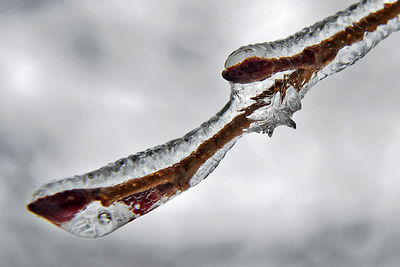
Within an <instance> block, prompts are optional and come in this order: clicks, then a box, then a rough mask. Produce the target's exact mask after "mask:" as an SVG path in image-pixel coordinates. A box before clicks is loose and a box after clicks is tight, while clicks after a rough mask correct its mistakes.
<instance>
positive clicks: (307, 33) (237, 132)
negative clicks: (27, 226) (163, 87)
mask: <svg viewBox="0 0 400 267" xmlns="http://www.w3.org/2000/svg"><path fill="white" fill-rule="evenodd" d="M399 14H400V2H399V1H392V2H389V1H382V0H370V1H362V2H360V3H358V4H356V5H353V6H351V7H349V8H348V9H346V10H345V11H342V12H338V13H337V14H335V15H333V16H331V17H328V18H326V19H325V20H323V21H322V22H318V23H316V24H315V25H313V26H311V27H309V28H306V29H303V30H302V31H300V32H299V33H296V34H295V35H293V36H290V37H288V38H287V39H285V40H279V41H276V42H269V43H261V44H255V45H249V46H245V47H241V48H239V49H238V50H236V51H235V52H233V53H232V54H231V55H230V56H229V57H228V59H227V61H226V64H225V67H226V69H225V70H224V71H223V73H222V75H223V77H224V78H225V79H227V80H228V81H230V85H231V95H230V100H229V102H228V103H227V104H226V105H225V107H224V108H223V109H222V110H221V111H220V112H218V113H217V114H216V115H215V116H213V117H212V118H211V119H210V120H208V121H207V122H205V123H203V124H202V125H201V126H200V127H199V128H196V129H194V130H193V131H191V132H189V133H187V134H186V135H185V136H183V137H182V138H179V139H175V140H172V141H170V142H168V143H166V144H164V145H161V146H157V147H154V148H152V149H148V150H146V151H144V152H139V153H137V154H134V155H131V156H128V157H127V158H123V159H120V160H118V161H116V162H114V163H110V164H109V165H107V166H105V167H103V168H100V169H98V170H95V171H92V172H90V173H87V174H84V175H77V176H74V177H71V178H66V179H62V180H59V181H57V182H53V183H49V184H46V185H44V186H42V187H41V188H40V189H39V190H38V191H37V192H36V193H35V194H34V197H33V200H32V203H30V204H29V205H28V209H29V210H30V211H32V212H34V213H36V214H38V215H40V216H42V217H43V218H45V219H47V220H49V221H50V222H52V223H53V224H55V225H57V226H60V227H61V228H63V229H65V230H67V231H69V232H71V233H73V234H75V235H77V236H81V237H91V238H93V237H99V236H103V235H106V234H108V233H110V232H112V231H114V230H116V229H117V228H119V227H120V226H122V225H124V224H126V223H127V222H129V221H131V220H133V219H135V218H137V217H139V216H141V215H144V214H146V213H148V212H149V211H151V210H153V209H155V208H156V207H158V206H160V205H162V204H163V203H165V202H166V201H168V200H169V199H171V198H173V197H174V196H176V195H178V194H179V193H181V192H182V191H185V190H187V189H188V188H190V187H192V186H194V185H196V184H198V183H199V182H200V181H202V180H203V179H204V178H206V177H207V175H208V174H210V173H211V172H212V171H213V170H214V168H215V167H216V166H217V165H218V163H219V162H220V161H221V160H222V158H223V157H224V155H225V153H226V152H227V151H228V150H229V149H230V148H231V147H232V146H233V145H234V144H235V142H236V141H237V140H238V139H239V138H240V137H241V136H243V135H244V134H246V133H251V132H260V133H267V134H268V135H270V136H271V135H272V133H273V131H274V129H275V128H276V127H277V126H279V125H287V126H290V127H292V128H295V127H296V125H295V123H294V121H293V120H292V119H291V117H292V115H293V113H294V112H296V111H298V110H299V109H300V108H301V99H302V98H303V97H304V95H305V94H306V93H307V91H308V90H309V89H310V88H311V87H312V86H313V85H314V84H315V83H317V82H318V81H319V80H321V79H323V78H325V77H326V76H328V75H330V74H333V73H335V72H337V71H340V70H342V69H344V68H345V67H346V66H349V65H351V64H353V63H354V62H356V61H357V60H358V59H360V58H361V57H363V56H364V55H365V54H366V53H367V52H368V51H369V50H370V49H372V48H373V47H374V46H375V45H376V44H377V43H378V42H379V41H380V40H382V39H384V38H385V37H387V36H388V35H389V34H390V33H392V32H394V31H396V30H398V29H399V28H400V21H399V20H400V18H399Z"/></svg>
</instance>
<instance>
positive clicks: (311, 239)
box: [0, 0, 400, 266]
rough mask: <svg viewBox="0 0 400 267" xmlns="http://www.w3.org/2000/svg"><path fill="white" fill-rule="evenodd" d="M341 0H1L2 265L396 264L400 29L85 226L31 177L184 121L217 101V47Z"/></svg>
mask: <svg viewBox="0 0 400 267" xmlns="http://www.w3.org/2000/svg"><path fill="white" fill-rule="evenodd" d="M352 2H353V1H352V0H340V1H339V0H338V1H318V0H307V1H295V0H258V1H256V0H231V1H228V0H223V1H221V0H220V1H209V0H202V1H188V0H185V1H184V0H173V1H161V0H159V1H152V0H147V1H136V0H135V1H126V0H125V1H124V0H113V1H94V0H91V1H90V0H88V1H81V0H65V1H47V0H0V208H1V211H2V212H3V215H5V216H3V217H2V218H1V219H0V236H1V238H0V265H1V266H126V265H129V266H157V265H161V266H245V265H248V266H344V265H346V266H368V265H370V266H372V265H375V266H376V265H379V266H396V265H397V266H398V265H400V230H399V227H398V225H399V223H400V213H399V210H400V175H399V173H400V167H399V164H398V163H399V162H400V125H399V115H400V105H399V102H400V90H399V89H400V75H399V70H400V60H399V59H400V50H399V49H398V45H399V43H400V33H394V34H393V35H392V36H390V37H389V38H388V39H387V40H384V41H383V42H382V43H380V44H379V45H378V46H377V47H376V48H375V49H374V50H373V51H372V52H370V53H369V54H368V55H367V56H366V57H365V58H364V59H362V60H361V61H360V62H358V63H356V64H355V65H354V66H352V67H350V68H348V69H346V70H344V71H342V72H341V73H338V74H336V75H334V76H332V77H329V78H327V79H326V80H324V81H322V82H320V83H318V84H317V86H315V87H314V88H313V89H312V90H311V91H310V93H309V94H308V95H307V97H306V98H305V99H304V101H303V110H301V111H300V112H298V113H296V114H295V115H294V120H295V121H296V123H297V129H296V130H293V129H290V128H288V127H280V128H278V129H276V131H275V133H274V136H273V137H272V138H268V136H266V135H257V134H252V135H249V136H246V137H245V138H242V139H241V140H239V142H238V143H237V144H236V145H235V146H234V148H233V149H232V151H230V152H229V153H228V154H227V156H226V158H225V159H224V160H223V161H222V162H221V164H220V166H219V167H218V168H217V169H216V170H215V171H214V172H213V173H212V174H211V175H210V176H209V177H208V178H207V179H206V180H205V181H203V182H202V183H200V184H199V185H198V186H196V187H195V188H192V189H190V190H189V191H188V192H185V193H184V194H182V195H180V196H179V197H177V198H176V199H174V200H172V201H171V202H170V203H167V204H166V205H165V206H163V207H161V208H159V209H157V210H155V211H153V212H151V213H150V214H148V215H146V216H144V217H142V218H140V219H138V220H136V221H134V222H131V223H129V224H127V225H126V226H124V227H122V228H121V229H119V230H117V231H116V232H114V233H112V234H111V235H108V236H106V237H104V238H101V239H97V240H85V239H80V238H77V237H74V236H72V235H70V234H68V233H67V232H65V231H63V230H60V229H58V228H57V227H55V226H53V225H51V224H49V223H48V222H46V221H44V220H42V219H39V218H38V217H36V216H34V215H33V214H30V213H29V212H28V211H26V209H25V205H26V204H27V203H28V202H29V201H30V199H31V194H32V193H33V191H34V190H36V189H37V188H38V187H39V186H40V185H42V184H43V183H46V182H49V181H50V180H51V179H55V178H62V177H65V176H71V175H75V174H82V173H85V172H87V171H91V170H94V169H97V168H99V167H101V166H104V165H105V164H107V163H109V162H112V161H114V160H116V159H118V158H121V157H125V156H127V155H129V154H133V153H135V152H138V151H141V150H144V149H147V148H149V147H152V146H155V145H158V144H162V143H164V142H166V141H168V140H170V139H173V138H177V137H181V136H182V135H183V134H185V133H186V132H188V131H189V130H191V129H193V128H195V127H197V126H198V125H200V123H202V122H203V121H205V120H207V119H208V118H209V117H210V116H212V115H213V114H214V113H216V112H217V111H218V110H219V109H220V108H222V107H223V105H224V104H225V103H226V102H227V100H228V97H229V92H230V88H229V85H228V83H227V82H226V81H224V80H223V79H222V78H221V75H220V73H221V71H222V70H223V63H224V61H225V59H226V57H227V56H228V54H229V53H230V52H231V51H233V50H235V49H236V48H238V47H239V46H242V45H246V44H248V43H256V42H262V41H272V40H276V39H279V38H284V37H286V36H288V35H289V34H292V33H295V32H296V31H298V30H300V29H301V28H303V27H305V26H309V25H311V24H313V23H314V22H316V21H318V20H321V19H323V18H324V17H326V16H328V15H331V14H333V13H334V12H336V11H338V10H340V9H344V8H346V7H347V6H349V5H350V4H351V3H352Z"/></svg>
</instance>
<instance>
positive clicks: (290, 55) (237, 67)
mask: <svg viewBox="0 0 400 267" xmlns="http://www.w3.org/2000/svg"><path fill="white" fill-rule="evenodd" d="M398 9H399V4H398V3H396V2H395V3H385V2H384V1H382V0H381V1H376V0H373V1H365V2H362V3H359V4H356V5H353V6H351V7H350V8H348V9H347V10H345V11H343V12H338V13H337V14H335V15H334V16H331V17H328V18H327V19H325V20H324V21H322V22H320V23H316V24H315V25H313V26H311V27H308V28H305V29H303V30H302V31H300V32H299V33H297V34H295V35H293V36H290V37H289V38H287V39H285V40H279V41H276V42H269V43H262V44H255V45H248V46H245V47H241V48H239V49H238V50H236V51H235V52H233V53H232V54H231V55H230V56H229V57H228V59H227V60H226V62H225V67H226V69H225V70H224V71H223V72H222V76H223V77H224V78H225V79H226V80H228V81H231V82H233V83H251V82H254V81H262V80H264V79H266V78H268V77H270V76H271V75H272V74H273V73H277V72H281V71H286V70H293V69H314V71H318V70H320V69H321V68H322V67H324V66H325V65H326V64H328V63H330V62H331V61H332V59H334V58H335V57H336V55H337V53H338V52H339V51H340V50H341V49H343V48H344V47H346V46H348V47H353V44H355V43H357V42H360V41H363V39H364V37H365V35H366V34H368V33H371V32H376V31H377V29H376V28H377V27H379V26H380V25H386V24H388V23H389V22H390V21H391V20H393V19H396V18H397V19H398V17H397V16H398ZM371 11H372V12H371ZM395 24H396V23H395ZM384 31H385V30H382V29H380V30H378V32H384ZM389 31H391V29H389ZM382 38H385V35H383V36H381V37H379V36H375V38H372V40H373V41H374V42H375V43H376V42H379V40H381V39H382ZM365 45H367V46H368V45H369V44H367V43H366V44H365ZM353 50H354V51H356V50H359V47H356V46H354V49H353ZM349 53H351V52H349ZM364 54H365V53H364ZM357 59H358V58H355V59H354V60H357Z"/></svg>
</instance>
